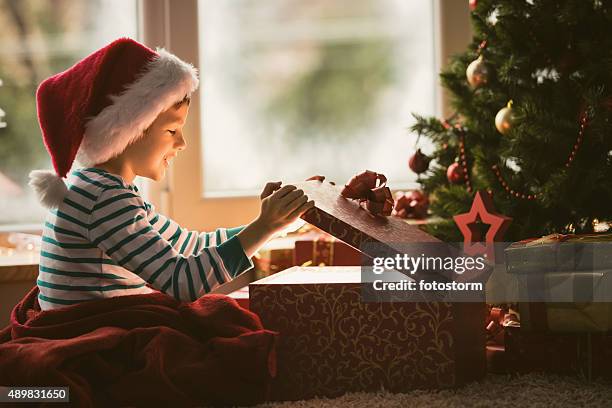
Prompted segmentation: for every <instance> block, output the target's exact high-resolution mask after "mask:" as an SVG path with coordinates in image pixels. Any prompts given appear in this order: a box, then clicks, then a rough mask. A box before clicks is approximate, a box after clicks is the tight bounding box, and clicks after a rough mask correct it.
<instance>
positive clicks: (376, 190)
mask: <svg viewBox="0 0 612 408" xmlns="http://www.w3.org/2000/svg"><path fill="white" fill-rule="evenodd" d="M386 182H387V178H386V177H385V176H383V175H382V174H379V173H376V172H373V171H370V170H366V171H364V172H363V173H360V174H357V175H356V176H353V178H351V179H350V180H349V182H348V183H347V184H346V185H345V186H344V188H343V189H342V192H341V194H342V196H343V197H346V198H352V199H356V200H359V204H360V205H362V206H363V204H364V203H365V208H366V210H368V211H369V212H370V213H371V214H373V215H384V216H386V217H388V216H389V215H391V211H392V210H393V197H392V195H391V190H390V189H389V187H386V186H385V183H386ZM377 184H378V186H377Z"/></svg>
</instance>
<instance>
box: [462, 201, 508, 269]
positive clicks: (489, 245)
mask: <svg viewBox="0 0 612 408" xmlns="http://www.w3.org/2000/svg"><path fill="white" fill-rule="evenodd" d="M453 219H454V220H455V224H457V227H458V228H459V230H461V233H462V234H463V250H464V252H465V253H466V254H468V255H476V254H483V253H485V254H487V255H488V257H489V259H491V260H493V259H494V257H495V249H494V246H493V243H494V242H496V241H498V242H499V241H502V240H503V237H504V234H505V233H506V231H507V230H508V227H509V226H510V223H511V222H512V218H510V217H506V216H505V215H502V214H498V213H497V212H496V211H495V207H494V206H493V200H492V199H491V196H489V195H488V194H487V193H486V192H484V191H477V192H476V195H475V196H474V201H473V202H472V208H470V211H469V212H467V213H465V214H459V215H455V216H454V217H453ZM479 222H480V223H482V224H489V225H490V227H489V229H488V231H487V233H486V235H485V236H484V237H483V236H482V231H481V229H479V228H478V225H477V224H478V223H479ZM483 241H484V244H483Z"/></svg>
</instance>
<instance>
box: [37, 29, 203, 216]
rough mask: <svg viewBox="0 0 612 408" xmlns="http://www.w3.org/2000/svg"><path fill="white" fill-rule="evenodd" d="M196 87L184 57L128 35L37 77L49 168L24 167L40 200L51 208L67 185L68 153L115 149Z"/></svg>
mask: <svg viewBox="0 0 612 408" xmlns="http://www.w3.org/2000/svg"><path fill="white" fill-rule="evenodd" d="M197 87H198V76H197V70H196V69H195V68H194V67H193V66H192V65H191V64H188V63H186V62H184V61H182V60H180V59H179V58H178V57H176V56H175V55H172V54H170V53H169V52H167V51H165V50H164V49H157V51H153V50H152V49H150V48H148V47H146V46H144V45H142V44H140V43H139V42H137V41H134V40H132V39H129V38H121V39H118V40H116V41H114V42H112V43H111V44H109V45H107V46H106V47H104V48H101V49H99V50H98V51H96V52H94V53H93V54H91V55H89V56H87V57H85V58H84V59H83V60H81V61H79V62H78V63H77V64H75V65H74V66H72V67H71V68H69V69H67V70H66V71H64V72H61V73H59V74H56V75H53V76H52V77H50V78H47V79H46V80H44V81H43V82H42V83H41V84H40V86H39V87H38V90H37V92H36V103H37V109H38V122H39V124H40V129H41V131H42V136H43V141H44V144H45V147H46V148H47V151H48V152H49V154H50V155H51V161H52V163H53V168H54V169H55V172H53V171H48V170H34V171H32V172H31V173H30V185H31V186H32V187H33V188H34V190H35V191H36V193H37V195H38V197H39V200H40V201H41V203H42V204H43V205H44V206H46V207H49V208H53V207H57V206H58V205H59V204H60V203H61V202H62V200H63V199H64V197H65V195H66V191H67V190H66V185H65V184H64V182H63V180H62V178H64V177H66V174H67V173H68V172H69V171H70V169H71V168H72V166H73V163H74V161H75V159H76V161H77V162H79V164H80V165H82V166H86V167H87V166H93V165H95V164H99V163H104V162H105V161H107V160H109V159H111V158H113V157H116V156H118V155H119V154H121V153H122V152H123V151H124V150H125V148H126V147H127V146H128V145H129V144H131V143H133V142H134V141H135V140H137V139H138V138H139V137H141V136H142V135H143V133H144V131H145V129H147V128H148V127H149V126H150V125H151V123H153V121H154V120H155V118H157V116H158V115H159V114H160V113H162V112H164V111H165V110H167V109H168V108H170V107H171V106H172V105H174V104H175V103H177V102H179V101H181V100H182V99H183V98H185V96H188V95H190V94H191V93H192V92H193V91H195V90H196V88H197Z"/></svg>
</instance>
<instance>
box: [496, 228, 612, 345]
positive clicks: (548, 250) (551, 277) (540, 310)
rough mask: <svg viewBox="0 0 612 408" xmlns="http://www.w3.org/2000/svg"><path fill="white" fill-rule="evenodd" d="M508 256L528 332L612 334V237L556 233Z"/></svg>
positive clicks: (524, 244) (523, 243)
mask: <svg viewBox="0 0 612 408" xmlns="http://www.w3.org/2000/svg"><path fill="white" fill-rule="evenodd" d="M505 254H506V271H507V273H508V276H509V277H512V278H513V279H515V281H516V286H517V293H516V296H515V299H513V300H515V301H519V312H520V314H521V324H522V328H523V331H541V332H545V331H553V332H566V333H585V332H607V331H612V270H611V269H610V268H611V267H612V234H590V235H561V234H553V235H548V236H545V237H542V238H539V239H532V240H525V241H521V242H518V243H515V244H512V245H511V246H510V247H508V248H507V249H506V251H505Z"/></svg>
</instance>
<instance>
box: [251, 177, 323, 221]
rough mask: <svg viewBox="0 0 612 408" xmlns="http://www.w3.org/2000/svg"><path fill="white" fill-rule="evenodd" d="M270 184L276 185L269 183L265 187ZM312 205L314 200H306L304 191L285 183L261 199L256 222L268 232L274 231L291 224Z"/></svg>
mask: <svg viewBox="0 0 612 408" xmlns="http://www.w3.org/2000/svg"><path fill="white" fill-rule="evenodd" d="M270 184H272V185H273V187H275V186H276V184H274V183H269V184H268V185H266V187H268V186H269V185H270ZM278 186H280V184H278ZM273 187H271V188H273ZM264 192H266V189H264ZM262 196H263V193H262ZM312 207H314V201H308V197H307V196H306V195H305V194H304V191H302V190H298V189H296V187H295V186H292V185H286V186H284V187H280V188H278V189H277V190H276V191H274V193H272V194H270V195H268V196H267V197H265V198H264V199H263V200H262V201H261V212H260V214H259V217H258V219H257V222H258V223H259V224H260V225H261V226H262V227H263V228H266V229H268V230H269V232H270V233H275V232H277V231H279V230H281V229H283V228H284V227H286V226H287V225H289V224H291V223H292V222H293V221H295V220H296V219H297V218H298V217H299V216H300V215H302V214H303V213H304V212H306V211H308V210H309V209H311V208H312Z"/></svg>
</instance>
